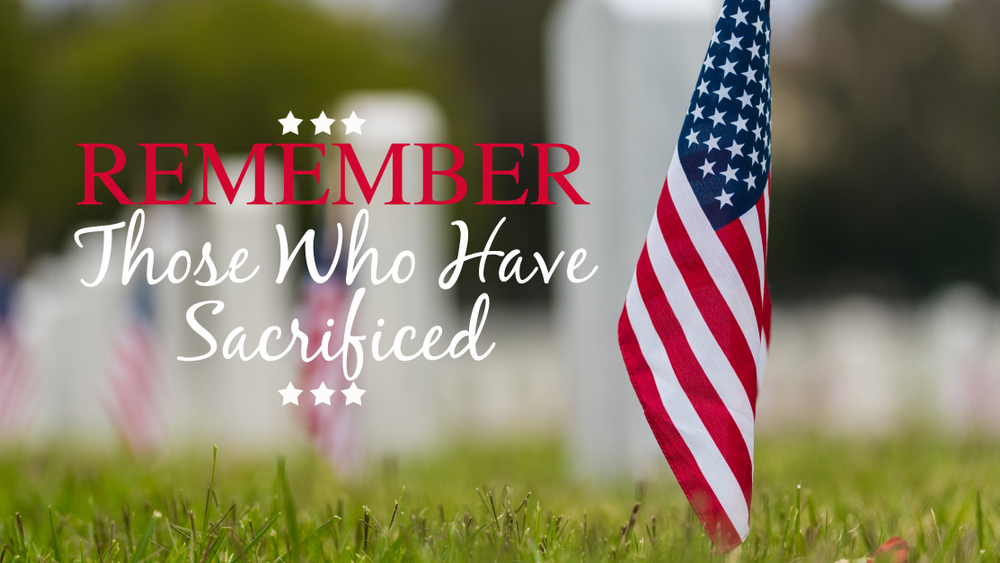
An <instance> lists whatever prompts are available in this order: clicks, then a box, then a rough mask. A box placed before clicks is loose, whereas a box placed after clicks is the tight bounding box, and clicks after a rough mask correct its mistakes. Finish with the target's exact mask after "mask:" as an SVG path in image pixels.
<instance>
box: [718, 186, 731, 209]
mask: <svg viewBox="0 0 1000 563" xmlns="http://www.w3.org/2000/svg"><path fill="white" fill-rule="evenodd" d="M715 199H716V200H718V202H719V209H722V208H723V207H725V206H727V205H732V204H733V194H731V193H728V192H726V190H722V195H720V196H719V197H717V198H715Z"/></svg>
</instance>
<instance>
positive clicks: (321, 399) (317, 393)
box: [310, 382, 337, 405]
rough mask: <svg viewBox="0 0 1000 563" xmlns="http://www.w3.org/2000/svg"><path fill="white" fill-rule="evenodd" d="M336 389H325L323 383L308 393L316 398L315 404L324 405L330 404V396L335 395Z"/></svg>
mask: <svg viewBox="0 0 1000 563" xmlns="http://www.w3.org/2000/svg"><path fill="white" fill-rule="evenodd" d="M336 392H337V390H336V389H327V388H326V383H325V382H320V384H319V387H318V388H316V389H313V390H312V391H310V393H312V394H313V396H314V397H316V404H317V405H318V404H320V403H326V404H328V405H329V404H330V396H331V395H333V394H334V393H336Z"/></svg>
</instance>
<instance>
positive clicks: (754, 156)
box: [747, 148, 760, 164]
mask: <svg viewBox="0 0 1000 563" xmlns="http://www.w3.org/2000/svg"><path fill="white" fill-rule="evenodd" d="M747 156H749V157H750V161H751V162H753V163H754V164H760V163H759V162H757V157H758V156H760V153H759V152H757V149H756V148H755V149H754V150H753V152H752V153H750V154H748V155H747Z"/></svg>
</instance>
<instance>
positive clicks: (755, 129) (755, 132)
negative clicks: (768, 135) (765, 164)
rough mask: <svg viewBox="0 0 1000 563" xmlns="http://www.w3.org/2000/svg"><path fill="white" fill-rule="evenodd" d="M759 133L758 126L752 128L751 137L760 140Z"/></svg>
mask: <svg viewBox="0 0 1000 563" xmlns="http://www.w3.org/2000/svg"><path fill="white" fill-rule="evenodd" d="M760 132H761V129H760V125H758V126H756V127H754V128H753V135H754V138H756V139H760Z"/></svg>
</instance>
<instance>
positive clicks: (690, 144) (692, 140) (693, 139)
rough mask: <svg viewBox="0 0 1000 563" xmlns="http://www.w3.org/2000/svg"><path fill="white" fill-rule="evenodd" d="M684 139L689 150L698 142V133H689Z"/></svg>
mask: <svg viewBox="0 0 1000 563" xmlns="http://www.w3.org/2000/svg"><path fill="white" fill-rule="evenodd" d="M684 138H685V139H687V142H688V148H691V147H693V146H694V145H697V144H698V142H699V141H698V132H697V131H691V134H690V135H688V136H687V137H684Z"/></svg>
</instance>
